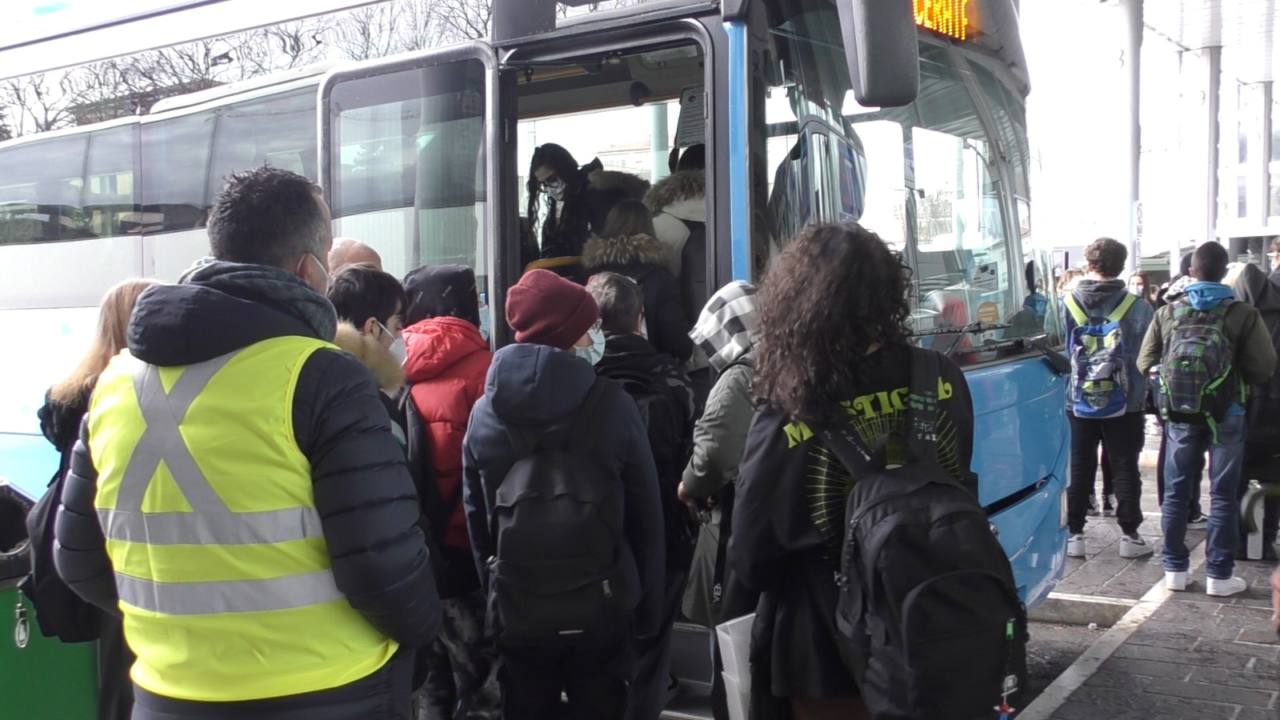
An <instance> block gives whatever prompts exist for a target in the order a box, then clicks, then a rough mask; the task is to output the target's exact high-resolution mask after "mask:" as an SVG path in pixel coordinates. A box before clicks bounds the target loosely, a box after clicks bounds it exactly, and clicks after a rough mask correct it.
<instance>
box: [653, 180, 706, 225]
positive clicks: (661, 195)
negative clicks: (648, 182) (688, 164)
mask: <svg viewBox="0 0 1280 720" xmlns="http://www.w3.org/2000/svg"><path fill="white" fill-rule="evenodd" d="M706 196H707V175H706V172H704V171H702V170H681V171H680V172H678V173H673V174H671V175H668V176H667V177H665V178H663V179H662V180H659V181H658V184H657V185H654V186H653V187H651V188H649V192H648V193H646V194H645V196H644V204H645V205H646V206H648V208H649V212H650V213H652V214H654V215H657V214H658V213H660V212H663V211H664V210H667V211H669V210H668V208H670V207H672V206H674V205H677V204H679V205H685V204H687V203H688V201H691V200H696V201H697V204H698V206H699V207H705V198H706ZM702 216H703V217H702V218H701V219H702V220H704V221H705V220H706V211H705V210H703V212H702ZM681 219H683V220H692V219H694V218H685V217H681Z"/></svg>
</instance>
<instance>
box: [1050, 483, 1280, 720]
mask: <svg viewBox="0 0 1280 720" xmlns="http://www.w3.org/2000/svg"><path fill="white" fill-rule="evenodd" d="M1143 475H1144V478H1143V479H1144V483H1143V485H1144V487H1143V490H1144V492H1143V510H1144V511H1145V512H1146V522H1145V523H1144V524H1143V527H1142V529H1141V533H1142V535H1143V536H1144V537H1145V538H1146V540H1147V542H1148V543H1151V544H1152V547H1153V548H1154V549H1155V555H1154V556H1153V557H1151V558H1144V559H1140V560H1124V559H1122V558H1120V557H1119V554H1118V552H1117V544H1118V542H1119V529H1118V528H1116V526H1115V521H1114V519H1112V518H1101V517H1099V518H1089V523H1088V525H1087V527H1086V537H1087V538H1088V542H1089V546H1090V547H1089V557H1088V558H1087V559H1085V560H1070V561H1069V564H1068V567H1067V574H1066V577H1065V579H1064V580H1063V582H1062V583H1061V584H1060V585H1059V586H1058V589H1057V590H1058V592H1066V593H1072V594H1078V595H1089V596H1102V597H1108V598H1117V599H1122V600H1125V601H1130V602H1132V604H1133V607H1132V610H1131V611H1130V612H1129V614H1127V615H1126V616H1125V617H1124V618H1123V619H1122V620H1121V621H1120V622H1119V623H1117V624H1116V626H1115V627H1114V628H1112V629H1111V630H1109V631H1107V632H1106V633H1105V634H1104V635H1102V636H1101V637H1100V638H1099V640H1098V641H1097V642H1095V643H1094V646H1093V647H1091V648H1090V650H1088V651H1086V652H1085V654H1084V655H1082V656H1081V658H1080V660H1078V661H1077V663H1076V664H1075V665H1073V666H1072V668H1070V669H1069V670H1068V671H1067V672H1066V673H1064V674H1063V676H1062V677H1060V678H1059V680H1058V681H1055V683H1054V684H1055V685H1059V686H1060V687H1059V688H1056V690H1057V692H1055V688H1052V687H1051V688H1050V689H1049V690H1048V691H1046V697H1045V698H1043V699H1044V700H1050V697H1049V696H1057V697H1060V698H1065V699H1064V700H1062V701H1061V704H1058V705H1057V706H1056V707H1051V706H1050V707H1044V706H1043V705H1041V703H1036V704H1033V706H1032V708H1029V709H1028V711H1027V716H1028V717H1035V718H1046V717H1048V718H1053V719H1055V720H1130V719H1133V720H1137V719H1138V718H1142V719H1143V720H1146V719H1147V718H1161V719H1163V718H1171V719H1179V718H1188V719H1189V720H1190V719H1194V720H1217V719H1219V718H1221V719H1223V720H1263V719H1264V718H1267V719H1276V718H1280V698H1278V697H1277V695H1280V638H1278V637H1277V635H1276V633H1275V631H1274V630H1273V629H1272V626H1271V622H1270V618H1271V609H1270V605H1271V595H1270V583H1269V577H1270V573H1271V565H1270V564H1269V563H1258V562H1242V563H1238V564H1237V565H1236V574H1237V575H1240V576H1241V577H1244V578H1245V579H1247V580H1248V581H1249V583H1250V587H1249V590H1248V591H1247V592H1246V593H1244V594H1242V595H1239V596H1236V597H1233V598H1211V597H1209V596H1207V595H1205V594H1204V587H1205V584H1204V580H1205V576H1204V569H1203V559H1204V551H1203V539H1204V535H1205V531H1204V530H1203V529H1198V530H1193V531H1192V532H1191V533H1189V534H1188V538H1187V544H1188V545H1191V546H1193V550H1192V573H1191V577H1192V585H1191V587H1189V588H1188V591H1187V592H1183V593H1169V592H1166V591H1164V590H1163V589H1162V588H1161V587H1160V586H1159V583H1160V581H1161V580H1162V578H1163V574H1164V573H1163V570H1162V569H1161V567H1160V560H1159V555H1160V547H1161V539H1160V519H1159V514H1158V513H1159V508H1158V507H1157V505H1156V499H1155V478H1154V470H1153V469H1151V468H1147V467H1144V468H1143ZM1100 485H1101V483H1099V486H1100ZM1099 490H1101V487H1099ZM1204 503H1205V505H1206V506H1207V504H1208V487H1207V484H1206V486H1205V488H1204ZM1052 702H1057V701H1056V700H1055V701H1052ZM1036 705H1041V707H1036Z"/></svg>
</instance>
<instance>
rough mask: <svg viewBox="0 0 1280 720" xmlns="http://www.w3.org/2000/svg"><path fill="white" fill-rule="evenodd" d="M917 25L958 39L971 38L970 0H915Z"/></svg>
mask: <svg viewBox="0 0 1280 720" xmlns="http://www.w3.org/2000/svg"><path fill="white" fill-rule="evenodd" d="M915 4H916V25H919V26H920V27H922V28H924V29H925V30H932V31H933V32H936V33H938V34H941V35H946V36H947V37H949V38H955V39H956V40H967V39H968V38H969V0H915Z"/></svg>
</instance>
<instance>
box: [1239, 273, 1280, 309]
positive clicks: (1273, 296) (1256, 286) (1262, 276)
mask: <svg viewBox="0 0 1280 720" xmlns="http://www.w3.org/2000/svg"><path fill="white" fill-rule="evenodd" d="M1277 281H1280V276H1277V275H1274V274H1273V275H1272V276H1271V277H1267V274H1266V273H1265V272H1263V271H1262V268H1260V267H1258V266H1257V265H1254V264H1252V263H1249V264H1246V265H1245V266H1244V268H1243V269H1242V270H1241V271H1240V274H1239V275H1238V276H1236V281H1235V283H1234V284H1233V286H1232V289H1233V290H1235V293H1236V299H1237V300H1240V301H1241V302H1246V303H1249V304H1250V305H1252V306H1254V307H1255V308H1257V309H1258V311H1259V312H1262V313H1266V312H1275V311H1277V310H1280V286H1277Z"/></svg>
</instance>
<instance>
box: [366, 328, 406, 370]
mask: <svg viewBox="0 0 1280 720" xmlns="http://www.w3.org/2000/svg"><path fill="white" fill-rule="evenodd" d="M374 322H376V323H378V327H380V328H382V332H384V333H386V334H388V335H391V331H390V330H388V329H387V326H386V325H383V324H382V323H380V322H378V321H377V320H374ZM387 352H389V353H391V357H393V358H395V359H396V362H397V363H399V364H401V365H404V361H405V358H406V357H407V356H408V351H407V350H406V349H405V346H404V336H403V335H399V336H396V339H395V340H392V341H391V347H388V348H387Z"/></svg>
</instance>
